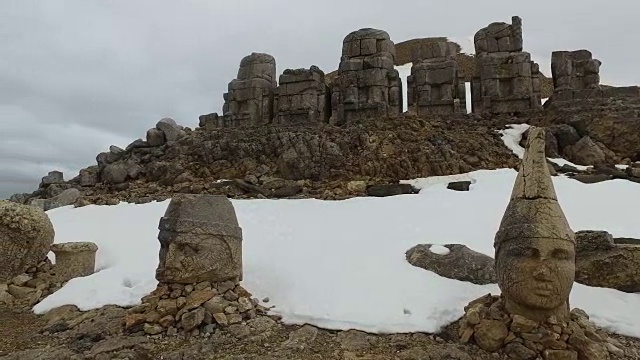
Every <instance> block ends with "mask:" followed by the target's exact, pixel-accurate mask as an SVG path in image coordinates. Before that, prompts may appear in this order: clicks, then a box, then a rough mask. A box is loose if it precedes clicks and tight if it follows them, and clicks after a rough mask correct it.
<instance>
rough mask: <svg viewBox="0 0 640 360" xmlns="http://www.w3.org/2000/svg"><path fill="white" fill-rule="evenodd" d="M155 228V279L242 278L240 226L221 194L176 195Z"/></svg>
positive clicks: (194, 280)
mask: <svg viewBox="0 0 640 360" xmlns="http://www.w3.org/2000/svg"><path fill="white" fill-rule="evenodd" d="M159 229H160V233H159V234H158V240H160V263H159V264H158V269H157V270H156V279H157V280H158V281H160V282H164V283H178V284H192V283H197V282H203V281H210V282H211V283H215V282H220V281H227V280H236V281H239V280H242V229H241V228H240V227H239V226H238V220H237V218H236V213H235V211H234V209H233V205H232V204H231V201H229V199H227V198H226V197H225V196H216V195H191V194H189V195H187V194H180V195H176V196H174V197H173V199H172V200H171V202H170V203H169V206H168V207H167V210H166V212H165V214H164V217H162V218H161V219H160V225H159Z"/></svg>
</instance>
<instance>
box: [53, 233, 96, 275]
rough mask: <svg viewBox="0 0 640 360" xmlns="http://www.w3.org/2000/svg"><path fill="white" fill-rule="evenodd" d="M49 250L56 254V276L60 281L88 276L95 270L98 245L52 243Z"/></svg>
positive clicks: (88, 243)
mask: <svg viewBox="0 0 640 360" xmlns="http://www.w3.org/2000/svg"><path fill="white" fill-rule="evenodd" d="M51 251H53V253H54V254H55V255H56V278H57V280H58V281H60V282H65V281H68V280H71V279H74V278H77V277H83V276H89V275H91V274H93V272H94V270H95V267H96V251H98V246H97V245H96V244H94V243H91V242H73V243H63V244H54V245H52V246H51Z"/></svg>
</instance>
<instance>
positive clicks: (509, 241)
mask: <svg viewBox="0 0 640 360" xmlns="http://www.w3.org/2000/svg"><path fill="white" fill-rule="evenodd" d="M575 244H576V241H575V234H574V233H573V231H572V230H571V228H570V227H569V224H568V222H567V219H566V217H565V215H564V213H563V212H562V209H561V208H560V204H559V203H558V199H557V196H556V192H555V189H554V187H553V182H552V180H551V175H550V173H549V168H548V165H547V159H546V156H545V133H544V129H542V128H534V127H532V128H531V130H530V131H529V136H528V140H527V145H526V149H525V154H524V158H523V159H522V164H521V166H520V170H519V172H518V175H517V177H516V181H515V184H514V186H513V192H512V194H511V200H510V202H509V205H508V206H507V209H506V211H505V214H504V216H503V218H502V222H501V223H500V228H499V230H498V232H497V234H496V236H495V243H494V247H495V259H496V273H497V277H498V285H499V286H500V290H501V291H502V296H503V300H504V303H505V307H506V310H507V311H508V312H510V313H511V314H513V315H522V316H525V317H527V318H529V319H532V320H536V321H544V320H546V319H547V318H549V317H550V316H556V317H558V318H559V319H567V318H568V317H569V293H570V292H571V288H572V286H573V281H574V277H575Z"/></svg>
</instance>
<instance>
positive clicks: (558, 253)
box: [551, 249, 571, 260]
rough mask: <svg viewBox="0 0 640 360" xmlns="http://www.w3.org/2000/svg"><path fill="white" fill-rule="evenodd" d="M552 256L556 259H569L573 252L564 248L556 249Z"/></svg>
mask: <svg viewBox="0 0 640 360" xmlns="http://www.w3.org/2000/svg"><path fill="white" fill-rule="evenodd" d="M551 257H552V258H554V259H556V260H569V258H570V257H571V254H570V253H569V252H568V251H567V250H564V249H554V250H553V252H552V253H551Z"/></svg>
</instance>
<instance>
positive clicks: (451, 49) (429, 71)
mask: <svg viewBox="0 0 640 360" xmlns="http://www.w3.org/2000/svg"><path fill="white" fill-rule="evenodd" d="M459 52H460V51H459V46H458V45H457V44H456V43H453V42H448V41H440V42H432V43H429V44H427V46H424V47H422V48H420V51H419V52H418V51H416V52H414V53H413V54H412V55H413V58H414V60H413V66H412V67H411V75H410V76H409V77H408V78H407V96H408V99H407V103H408V106H409V111H410V112H412V113H414V114H417V115H426V114H452V113H466V100H465V98H466V94H465V87H464V82H463V81H461V80H462V76H461V71H460V69H459V66H458V62H457V61H456V56H457V55H458V54H459Z"/></svg>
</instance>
